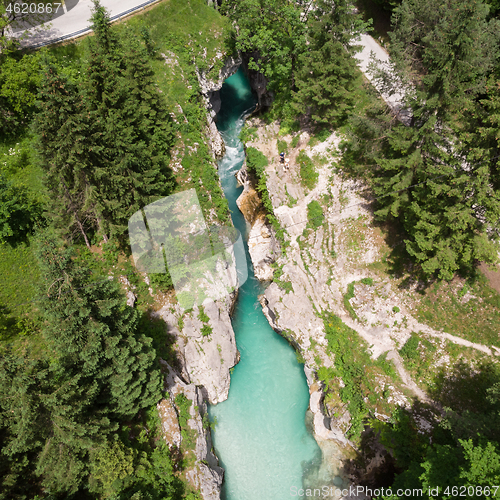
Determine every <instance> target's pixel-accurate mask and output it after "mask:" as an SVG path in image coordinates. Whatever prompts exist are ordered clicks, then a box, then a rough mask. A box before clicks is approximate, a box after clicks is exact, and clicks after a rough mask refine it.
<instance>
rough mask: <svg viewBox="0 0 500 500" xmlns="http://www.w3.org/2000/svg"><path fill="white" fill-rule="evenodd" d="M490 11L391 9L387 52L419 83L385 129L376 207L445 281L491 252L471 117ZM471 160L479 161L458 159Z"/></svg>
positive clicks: (479, 89)
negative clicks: (402, 119)
mask: <svg viewBox="0 0 500 500" xmlns="http://www.w3.org/2000/svg"><path fill="white" fill-rule="evenodd" d="M487 12H488V7H487V6H486V4H485V3H484V2H482V1H481V0H478V1H474V2H470V3H467V4H464V3H463V2H460V1H459V0H453V1H452V2H451V3H450V2H448V3H446V4H439V6H437V7H436V5H435V4H434V3H433V2H431V1H430V0H408V1H405V2H403V3H402V4H401V5H400V6H399V7H397V8H396V9H395V10H394V25H395V29H394V32H393V33H392V34H391V39H392V43H391V53H392V54H393V56H394V60H395V62H396V66H397V67H398V69H399V70H400V71H401V74H402V75H403V78H408V79H411V80H413V81H415V82H416V86H415V92H414V93H411V92H410V93H409V96H408V98H407V101H408V102H407V104H408V106H409V107H410V108H411V109H412V111H413V116H414V120H413V123H412V125H411V126H410V127H405V126H404V125H402V124H398V125H394V126H392V127H391V130H390V131H388V132H386V133H385V139H383V150H382V151H381V152H380V153H381V154H380V156H379V160H378V161H377V163H378V165H379V169H378V170H377V171H376V176H377V179H376V182H375V186H374V191H375V194H376V196H382V195H384V196H383V197H382V198H381V199H380V205H379V209H378V211H377V212H376V215H377V217H379V218H381V219H385V218H387V217H398V218H399V219H400V220H401V221H402V223H403V225H404V228H405V230H406V231H407V233H408V237H407V238H406V239H405V245H406V250H407V252H408V253H409V254H410V255H411V256H412V257H414V259H415V260H416V261H417V262H418V263H419V264H420V265H421V267H422V270H423V272H424V273H425V274H426V275H427V276H431V275H437V276H438V277H439V278H441V279H446V280H449V279H451V278H452V277H453V275H454V273H455V272H457V271H458V270H460V269H464V270H467V271H470V270H471V269H472V267H473V265H474V262H475V261H476V260H486V261H492V260H494V259H495V258H496V250H495V246H494V244H493V243H492V241H491V239H490V237H489V236H488V235H489V234H490V228H492V227H496V224H497V221H498V215H499V214H500V197H499V195H498V192H497V190H495V189H494V183H495V179H496V174H495V172H494V171H493V170H492V167H493V164H488V162H486V163H485V162H484V160H485V159H486V158H488V157H490V153H491V151H490V147H489V145H488V146H487V147H485V146H486V145H485V144H484V142H481V139H480V138H479V137H478V135H477V133H476V131H477V123H476V118H475V115H476V114H477V113H480V112H481V110H480V109H479V106H478V98H479V96H480V95H483V94H484V92H485V80H486V76H487V73H488V72H489V71H491V70H492V69H493V64H494V63H495V58H496V54H495V49H494V48H493V47H496V44H497V43H498V38H499V33H500V25H499V21H498V20H496V19H491V20H489V21H488V20H487ZM417 19H418V22H417V21H416V20H417ZM415 23H416V24H415ZM417 25H418V28H415V26H417ZM478 160H480V161H481V163H482V164H481V165H480V166H477V167H473V168H465V167H464V166H465V164H466V163H468V164H474V163H475V162H477V161H478ZM410 186H413V187H412V188H411V189H410ZM464 193H470V196H464ZM479 207H480V208H479ZM478 210H479V211H480V212H481V217H478Z"/></svg>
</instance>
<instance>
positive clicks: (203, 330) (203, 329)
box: [201, 325, 213, 337]
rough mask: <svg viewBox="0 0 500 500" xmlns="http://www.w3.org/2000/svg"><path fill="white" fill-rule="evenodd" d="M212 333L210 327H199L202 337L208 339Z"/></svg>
mask: <svg viewBox="0 0 500 500" xmlns="http://www.w3.org/2000/svg"><path fill="white" fill-rule="evenodd" d="M212 333H213V329H212V327H211V326H210V325H203V326H202V327H201V334H202V336H203V337H208V336H210V335H212Z"/></svg>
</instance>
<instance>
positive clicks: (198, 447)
mask: <svg viewBox="0 0 500 500" xmlns="http://www.w3.org/2000/svg"><path fill="white" fill-rule="evenodd" d="M162 364H163V365H164V366H165V367H166V368H167V370H168V373H167V376H166V389H167V391H168V393H169V395H170V398H171V399H170V404H171V405H172V402H173V401H174V400H175V396H177V394H179V393H181V392H182V393H183V394H184V395H185V396H186V397H187V398H188V399H189V400H191V407H190V409H189V413H190V417H191V418H189V420H188V422H187V424H188V426H189V427H190V428H191V429H193V430H194V431H195V434H196V443H195V447H194V454H195V457H196V461H195V463H194V465H193V466H191V467H189V468H188V469H187V470H186V471H185V474H186V477H187V479H188V480H189V482H190V483H191V484H192V486H193V487H194V488H196V489H199V490H200V491H201V494H202V497H203V499H204V500H220V488H221V485H222V479H223V477H224V469H222V468H221V467H219V465H218V461H217V457H216V456H215V455H214V454H213V452H212V440H211V436H210V432H209V431H208V429H205V428H204V426H203V415H205V414H206V412H207V406H206V403H205V397H204V394H203V392H204V391H203V388H201V387H197V386H196V385H194V384H186V383H185V382H184V381H183V380H182V379H181V377H180V376H179V375H178V374H177V373H176V372H175V370H174V369H173V368H172V367H171V366H170V365H169V364H168V363H167V362H165V361H163V362H162ZM160 404H161V403H160ZM162 429H165V427H164V426H162ZM164 438H165V439H166V440H167V442H169V441H168V439H167V434H166V433H165V431H164Z"/></svg>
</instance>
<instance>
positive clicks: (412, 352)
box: [399, 334, 419, 361]
mask: <svg viewBox="0 0 500 500" xmlns="http://www.w3.org/2000/svg"><path fill="white" fill-rule="evenodd" d="M418 344H419V340H418V337H417V336H416V335H414V334H412V336H411V337H410V338H409V339H408V340H407V341H406V343H405V345H404V346H403V347H402V348H401V349H400V350H399V354H401V357H402V358H403V359H405V360H406V361H414V360H415V359H417V358H418V350H417V349H418Z"/></svg>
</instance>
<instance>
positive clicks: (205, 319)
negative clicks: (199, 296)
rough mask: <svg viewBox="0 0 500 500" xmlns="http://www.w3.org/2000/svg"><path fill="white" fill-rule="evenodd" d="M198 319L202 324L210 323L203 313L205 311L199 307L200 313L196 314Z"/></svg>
mask: <svg viewBox="0 0 500 500" xmlns="http://www.w3.org/2000/svg"><path fill="white" fill-rule="evenodd" d="M198 319H199V320H200V321H203V323H208V322H209V321H210V318H209V317H208V315H207V313H206V312H205V309H204V308H203V306H200V312H199V313H198Z"/></svg>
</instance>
